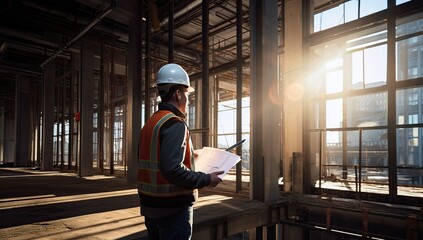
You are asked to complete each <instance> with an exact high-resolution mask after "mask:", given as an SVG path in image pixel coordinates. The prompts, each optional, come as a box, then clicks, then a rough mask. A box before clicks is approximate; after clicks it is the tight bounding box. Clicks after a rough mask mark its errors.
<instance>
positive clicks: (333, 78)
mask: <svg viewBox="0 0 423 240" xmlns="http://www.w3.org/2000/svg"><path fill="white" fill-rule="evenodd" d="M342 74H343V71H342V70H339V71H333V72H328V73H327V74H326V93H327V94H329V93H338V92H342V89H343V82H344V79H343V75H342Z"/></svg>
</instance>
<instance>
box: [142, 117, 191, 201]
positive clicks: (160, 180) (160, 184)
mask: <svg viewBox="0 0 423 240" xmlns="http://www.w3.org/2000/svg"><path fill="white" fill-rule="evenodd" d="M172 118H177V119H180V121H183V120H181V118H180V117H178V116H176V115H175V114H173V113H172V112H171V111H167V110H159V111H158V112H156V113H154V114H153V116H151V118H150V119H149V120H148V121H147V123H146V125H145V126H144V128H143V129H142V131H141V135H140V159H139V161H138V191H139V192H141V193H143V194H146V195H150V196H157V197H171V196H179V195H189V194H192V193H193V190H187V189H184V188H181V187H178V186H176V185H173V184H171V183H169V182H168V181H167V180H166V179H164V177H163V176H162V175H161V173H160V129H161V127H162V126H163V124H164V123H166V122H167V121H168V120H170V119H172ZM185 132H186V143H187V146H186V151H185V154H184V156H185V159H184V160H183V163H184V165H185V166H187V167H188V168H190V169H191V166H192V167H193V156H191V150H190V147H191V142H190V138H189V132H188V129H186V131H185Z"/></svg>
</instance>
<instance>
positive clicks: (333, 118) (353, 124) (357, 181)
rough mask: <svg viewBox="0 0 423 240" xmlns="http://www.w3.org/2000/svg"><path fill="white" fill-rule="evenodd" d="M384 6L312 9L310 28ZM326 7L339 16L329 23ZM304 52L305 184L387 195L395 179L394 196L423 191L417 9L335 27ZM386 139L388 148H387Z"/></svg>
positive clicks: (422, 25)
mask: <svg viewBox="0 0 423 240" xmlns="http://www.w3.org/2000/svg"><path fill="white" fill-rule="evenodd" d="M405 2H407V1H397V5H399V4H402V3H405ZM386 8H387V1H385V0H380V1H364V0H362V1H358V0H357V1H346V2H344V3H342V4H339V5H338V6H336V7H333V8H330V9H327V10H325V11H323V12H320V13H318V14H315V15H314V16H315V18H314V20H315V22H314V24H315V25H314V26H315V28H314V30H315V31H320V30H323V29H327V28H329V27H331V26H335V25H339V24H342V23H345V22H347V21H352V20H354V19H357V18H360V17H364V16H366V15H370V14H373V13H376V12H379V11H382V10H385V9H386ZM354 9H355V10H354ZM352 10H354V11H352ZM349 11H352V12H349ZM330 12H332V13H333V16H332V17H338V18H339V19H340V20H339V19H338V20H339V21H335V22H333V21H329V22H330V23H331V24H332V25H330V24H329V22H328V23H327V24H326V22H325V21H326V20H328V18H327V19H324V18H325V16H326V14H327V13H330ZM335 13H337V14H338V15H337V14H335ZM348 16H350V17H348ZM351 16H353V17H351ZM316 19H317V20H319V21H320V23H321V25H318V26H317V25H316ZM316 27H317V28H316ZM389 31H395V33H396V34H395V39H388V36H394V35H389V34H388V33H389ZM388 40H391V41H388ZM391 43H395V44H393V45H394V46H391V45H390V44H391ZM389 49H395V59H388V51H389ZM311 53H312V54H311V55H312V56H313V59H312V60H311V61H312V62H313V63H314V64H313V66H312V67H314V70H313V71H312V73H311V75H310V78H312V80H311V81H309V83H311V84H310V92H311V93H312V94H311V99H310V100H311V102H312V104H311V105H310V107H311V109H312V112H313V117H312V118H311V121H310V122H309V125H308V126H310V132H309V138H310V141H309V142H310V155H309V156H310V157H311V159H310V166H311V169H310V173H311V180H312V182H311V183H312V185H314V186H315V187H316V188H320V189H336V190H342V191H350V192H368V193H377V194H391V193H392V188H391V187H392V184H391V183H392V182H395V183H396V184H397V189H396V190H397V191H396V194H397V195H405V196H414V197H423V14H421V13H418V14H415V15H410V16H407V17H404V18H400V19H397V24H396V28H395V29H393V28H392V29H389V28H388V26H387V25H386V23H384V22H383V21H381V22H380V24H374V25H373V27H372V28H367V29H365V30H363V31H361V32H360V31H355V32H354V33H351V34H342V33H341V34H339V35H338V36H337V38H336V39H333V38H332V39H331V40H330V41H324V40H322V42H320V43H316V44H313V46H312V47H311ZM394 61H395V62H394ZM389 64H391V66H393V65H394V66H396V68H395V71H391V70H392V69H389ZM389 74H391V75H389ZM394 99H395V101H393V100H394ZM390 104H391V105H390ZM393 109H394V110H393ZM393 119H396V120H395V121H393ZM391 129H395V130H394V131H391ZM392 142H394V143H395V144H392V146H396V149H395V150H394V151H393V150H392V149H389V147H388V146H390V145H391V144H390V143H392ZM390 154H391V155H390ZM394 160H395V161H394ZM389 176H396V179H389ZM394 180H395V181H394Z"/></svg>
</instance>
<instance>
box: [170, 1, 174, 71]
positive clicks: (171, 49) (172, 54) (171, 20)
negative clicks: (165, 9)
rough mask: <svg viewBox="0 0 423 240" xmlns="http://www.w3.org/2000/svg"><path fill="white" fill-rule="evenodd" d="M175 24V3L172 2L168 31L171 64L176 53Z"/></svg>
mask: <svg viewBox="0 0 423 240" xmlns="http://www.w3.org/2000/svg"><path fill="white" fill-rule="evenodd" d="M174 23H175V19H174V1H173V0H170V1H169V31H168V36H169V42H168V55H169V62H170V63H171V62H173V61H174V60H173V56H174V53H173V51H174V50H175V42H174V40H173V30H174V25H175V24H174Z"/></svg>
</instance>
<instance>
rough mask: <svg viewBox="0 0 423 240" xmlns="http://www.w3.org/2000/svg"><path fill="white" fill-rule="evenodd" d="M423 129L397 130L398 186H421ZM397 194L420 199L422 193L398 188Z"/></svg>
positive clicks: (422, 181) (414, 189)
mask: <svg viewBox="0 0 423 240" xmlns="http://www.w3.org/2000/svg"><path fill="white" fill-rule="evenodd" d="M422 141H423V128H421V127H420V128H400V129H397V166H398V169H397V177H398V185H402V186H419V187H422V186H423V147H422ZM398 194H400V195H409V196H410V195H411V196H419V197H421V196H422V194H423V192H422V190H421V188H420V190H418V189H416V188H413V189H410V188H407V187H399V188H398Z"/></svg>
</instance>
